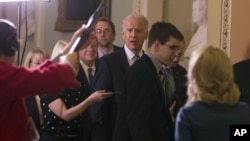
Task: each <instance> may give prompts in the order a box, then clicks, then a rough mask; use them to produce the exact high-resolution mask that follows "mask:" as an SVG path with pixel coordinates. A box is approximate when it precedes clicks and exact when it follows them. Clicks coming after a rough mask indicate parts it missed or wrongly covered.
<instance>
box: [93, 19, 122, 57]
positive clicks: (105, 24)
mask: <svg viewBox="0 0 250 141" xmlns="http://www.w3.org/2000/svg"><path fill="white" fill-rule="evenodd" d="M95 33H96V38H97V41H98V58H101V57H102V56H104V55H107V54H110V53H112V52H113V51H117V50H119V49H121V48H120V47H118V46H116V45H113V42H114V40H115V25H114V23H113V22H112V21H109V20H108V19H106V18H103V17H101V18H99V19H98V21H97V23H96V25H95Z"/></svg>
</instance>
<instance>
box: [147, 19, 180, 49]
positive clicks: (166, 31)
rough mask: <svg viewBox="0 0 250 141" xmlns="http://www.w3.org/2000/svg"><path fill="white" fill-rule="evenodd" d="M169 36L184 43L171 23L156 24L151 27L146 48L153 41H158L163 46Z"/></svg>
mask: <svg viewBox="0 0 250 141" xmlns="http://www.w3.org/2000/svg"><path fill="white" fill-rule="evenodd" d="M170 36H172V37H174V38H177V39H179V40H180V41H184V36H183V35H182V33H181V32H180V31H179V30H178V29H177V28H176V27H175V26H174V25H173V24H171V23H168V22H156V23H154V24H153V25H152V27H151V29H150V31H149V35H148V47H150V46H151V45H152V44H153V43H154V41H156V40H159V41H160V43H161V44H162V45H163V44H165V43H166V42H167V41H168V40H169V38H170Z"/></svg>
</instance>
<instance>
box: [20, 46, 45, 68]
mask: <svg viewBox="0 0 250 141" xmlns="http://www.w3.org/2000/svg"><path fill="white" fill-rule="evenodd" d="M34 54H40V55H41V56H42V58H43V59H44V60H45V59H49V55H48V53H47V52H46V51H45V50H43V49H41V48H32V49H31V50H30V51H29V52H28V53H27V55H26V57H25V60H24V64H23V65H24V66H25V67H27V68H30V63H31V61H32V60H31V59H32V56H33V55H34Z"/></svg>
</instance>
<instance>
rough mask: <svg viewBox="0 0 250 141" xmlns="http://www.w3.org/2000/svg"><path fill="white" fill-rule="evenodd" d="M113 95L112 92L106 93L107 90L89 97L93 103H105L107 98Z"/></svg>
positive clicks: (99, 91) (96, 92)
mask: <svg viewBox="0 0 250 141" xmlns="http://www.w3.org/2000/svg"><path fill="white" fill-rule="evenodd" d="M112 95H113V93H112V92H106V91H105V90H98V91H95V92H94V93H92V94H91V95H90V96H89V99H90V100H91V101H92V102H101V101H103V100H104V99H105V98H107V97H110V96H112Z"/></svg>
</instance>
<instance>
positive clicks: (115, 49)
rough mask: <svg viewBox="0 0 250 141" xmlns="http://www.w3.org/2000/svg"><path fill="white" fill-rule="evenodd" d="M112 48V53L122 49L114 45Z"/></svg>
mask: <svg viewBox="0 0 250 141" xmlns="http://www.w3.org/2000/svg"><path fill="white" fill-rule="evenodd" d="M113 46H114V51H118V50H120V49H122V48H121V47H119V46H116V45H113Z"/></svg>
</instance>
